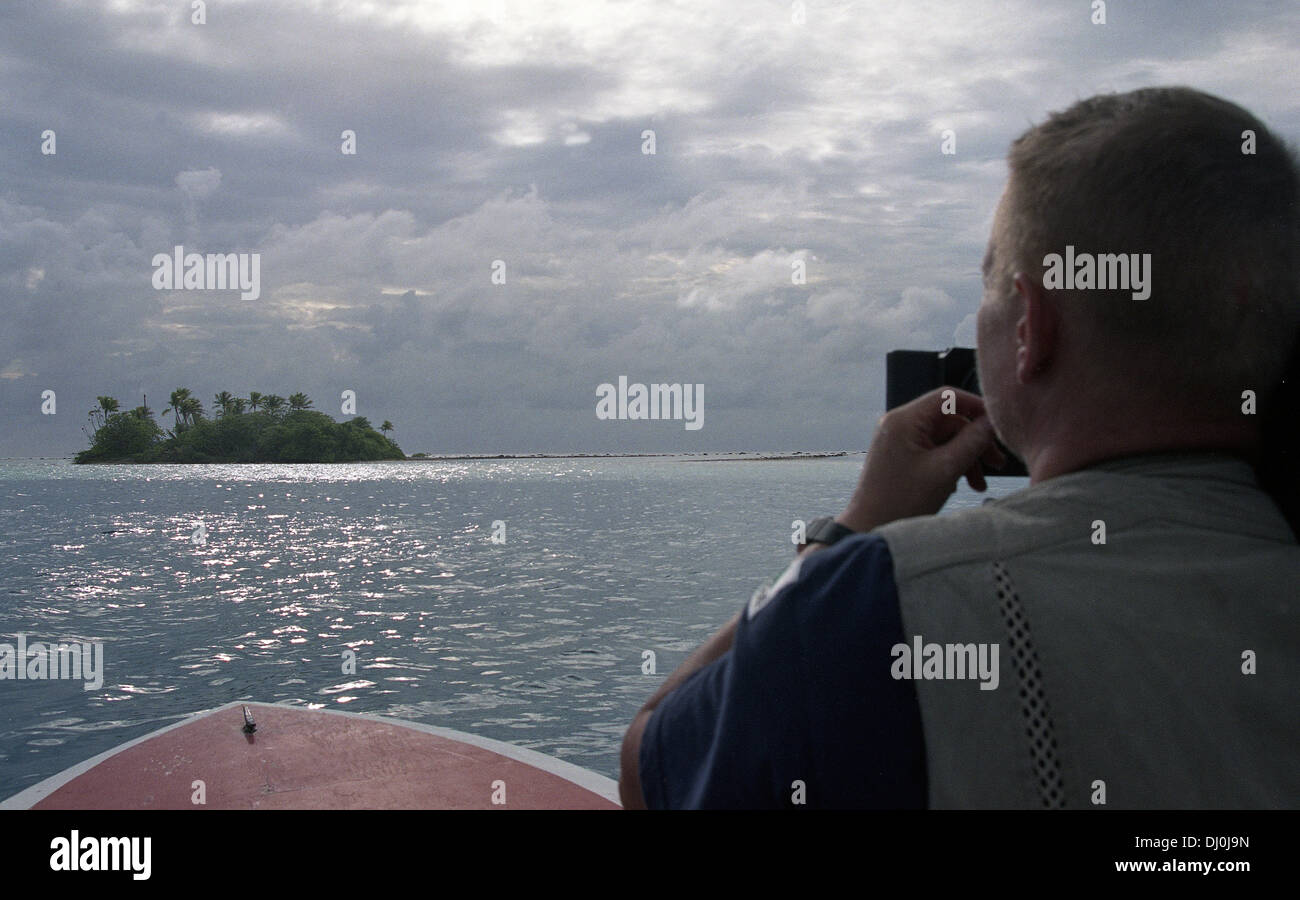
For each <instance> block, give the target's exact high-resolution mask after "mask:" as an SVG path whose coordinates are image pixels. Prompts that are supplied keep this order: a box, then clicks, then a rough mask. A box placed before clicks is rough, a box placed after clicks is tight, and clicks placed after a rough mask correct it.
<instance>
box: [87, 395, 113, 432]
mask: <svg viewBox="0 0 1300 900" xmlns="http://www.w3.org/2000/svg"><path fill="white" fill-rule="evenodd" d="M95 401H96V402H97V403H98V404H99V406H98V407H97V408H95V409H92V410H91V411H90V424H91V425H93V426H95V430H96V431H98V430H99V429H100V428H102V427H104V425H105V424H107V423H108V417H109V416H111V415H112V414H113V413H115V412H117V408H118V407H117V401H116V400H114V399H113V398H112V397H96V398H95Z"/></svg>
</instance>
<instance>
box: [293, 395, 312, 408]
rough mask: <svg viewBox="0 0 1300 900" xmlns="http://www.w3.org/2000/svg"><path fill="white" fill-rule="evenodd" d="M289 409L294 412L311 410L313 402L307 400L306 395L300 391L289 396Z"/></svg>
mask: <svg viewBox="0 0 1300 900" xmlns="http://www.w3.org/2000/svg"><path fill="white" fill-rule="evenodd" d="M289 408H290V409H293V410H298V409H311V401H310V400H308V399H307V395H306V394H304V393H303V392H302V391H299V392H298V393H296V394H290V395H289Z"/></svg>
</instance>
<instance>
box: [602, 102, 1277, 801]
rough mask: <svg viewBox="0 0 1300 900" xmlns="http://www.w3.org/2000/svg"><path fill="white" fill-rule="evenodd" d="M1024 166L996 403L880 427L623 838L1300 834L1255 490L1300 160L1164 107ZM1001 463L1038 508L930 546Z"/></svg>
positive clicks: (666, 691) (709, 683) (1262, 512)
mask: <svg viewBox="0 0 1300 900" xmlns="http://www.w3.org/2000/svg"><path fill="white" fill-rule="evenodd" d="M1008 162H1009V169H1010V177H1009V180H1008V183H1007V187H1006V190H1005V192H1004V194H1003V197H1002V200H1001V202H1000V204H999V206H998V210H997V213H996V216H995V221H994V225H993V231H992V234H991V237H990V241H989V245H988V252H987V254H986V256H985V260H984V296H983V300H982V303H981V305H980V309H979V313H978V324H977V334H978V337H977V340H978V346H977V350H978V366H979V377H980V383H981V386H982V391H983V394H984V396H983V399H981V398H980V397H976V396H974V395H971V394H967V393H964V392H961V391H956V390H954V391H952V392H948V393H944V392H941V391H935V392H933V393H931V394H928V395H926V396H923V397H921V398H919V399H917V400H915V401H913V402H912V403H910V404H907V405H905V406H902V407H899V408H898V409H896V410H893V411H891V412H889V413H888V414H887V415H885V416H884V418H883V419H881V421H880V423H879V426H878V428H877V431H876V434H875V437H874V439H873V441H872V445H871V450H870V452H869V454H868V456H867V461H866V464H865V466H864V468H863V470H862V474H861V477H860V479H859V482H858V485H857V488H856V490H855V492H854V494H853V497H852V499H851V500H850V502H849V505H848V507H847V508H846V509H845V510H844V511H843V512H842V513H841V514H840V515H839V516H838V517H836V519H835V523H836V525H837V526H838V527H835V526H832V525H830V524H829V523H825V524H823V525H822V526H820V527H819V528H817V529H816V533H815V534H814V533H813V529H811V528H810V537H809V543H808V544H807V545H805V548H804V549H803V551H802V552H801V555H800V557H799V558H798V559H796V561H795V563H794V564H793V565H792V566H791V568H790V569H789V570H787V572H786V573H785V575H783V576H782V578H781V579H779V580H778V582H777V584H776V585H774V586H773V587H772V588H771V589H770V590H767V591H765V592H764V591H760V592H759V593H758V594H756V595H755V596H754V598H753V599H752V600H751V601H750V602H749V604H748V605H747V606H746V608H745V609H744V610H742V611H741V612H740V613H739V614H738V615H737V616H736V617H735V618H733V619H732V620H731V621H730V622H728V623H727V625H726V626H724V627H723V628H722V630H721V631H719V632H718V633H717V634H716V635H714V637H713V638H711V639H710V640H709V641H708V642H706V643H705V644H704V646H702V647H701V648H700V649H699V650H697V651H696V652H695V653H694V654H693V655H692V656H691V657H690V658H688V659H687V660H686V662H684V663H683V664H682V665H681V666H680V667H679V668H678V669H677V671H675V672H674V673H673V674H672V675H671V676H670V677H669V678H668V679H667V680H666V681H665V683H664V684H663V686H662V687H661V688H660V690H659V691H657V692H656V693H655V694H654V696H653V697H651V698H650V700H649V701H648V702H647V703H646V704H645V706H644V707H643V708H642V710H641V711H640V713H638V715H637V716H636V719H635V720H634V721H633V723H632V725H631V727H630V728H629V729H628V732H627V735H626V737H625V738H624V744H623V754H622V778H621V780H620V789H621V792H622V797H623V802H624V806H625V807H628V808H635V807H640V806H642V805H649V806H652V807H791V806H793V807H796V808H797V807H800V806H807V807H836V806H841V807H843V806H848V807H894V808H899V807H922V806H935V807H938V806H947V807H953V806H955V807H979V808H992V807H1039V808H1041V807H1048V808H1057V807H1075V808H1114V807H1138V808H1157V807H1159V808H1168V807H1197V808H1219V807H1250V808H1257V807H1275V806H1283V807H1296V806H1300V761H1298V760H1297V753H1298V751H1297V748H1298V747H1300V716H1298V715H1297V713H1296V707H1295V702H1296V696H1297V691H1298V689H1300V661H1298V657H1300V547H1297V545H1296V540H1295V536H1294V534H1293V533H1292V531H1291V529H1290V528H1289V527H1288V524H1287V521H1286V519H1285V518H1284V517H1283V515H1282V514H1281V512H1280V511H1279V508H1278V505H1277V504H1276V503H1275V502H1274V501H1273V499H1271V498H1270V496H1269V495H1268V494H1267V493H1265V492H1264V491H1263V490H1261V489H1260V487H1259V484H1258V482H1257V480H1256V477H1255V474H1254V471H1255V470H1254V468H1253V465H1254V464H1255V463H1257V462H1258V461H1259V459H1260V454H1261V451H1262V450H1263V449H1265V448H1263V447H1262V446H1261V445H1262V439H1261V426H1260V420H1261V418H1262V417H1263V415H1264V414H1266V413H1267V414H1273V411H1272V410H1271V409H1270V406H1269V405H1270V403H1273V402H1274V398H1275V397H1277V396H1278V393H1277V386H1278V384H1279V382H1280V381H1281V380H1282V377H1283V373H1284V371H1285V370H1286V365H1287V361H1288V354H1289V353H1290V352H1291V351H1292V349H1293V348H1294V347H1295V345H1296V336H1297V333H1298V332H1300V259H1298V256H1300V173H1298V170H1297V164H1296V160H1295V157H1294V156H1293V155H1292V154H1291V153H1290V152H1289V151H1288V149H1287V148H1286V146H1285V145H1284V144H1283V143H1282V142H1281V141H1279V140H1278V139H1277V138H1276V137H1275V136H1274V135H1272V134H1271V133H1270V132H1269V131H1268V129H1266V128H1265V127H1264V125H1263V124H1262V123H1260V122H1259V121H1258V120H1257V119H1256V118H1255V117H1254V116H1252V115H1251V114H1250V113H1248V112H1246V111H1245V110H1243V109H1241V108H1240V107H1238V106H1235V105H1233V104H1231V103H1228V102H1226V101H1224V100H1221V99H1218V98H1215V97H1212V96H1209V95H1206V94H1203V93H1200V92H1197V91H1193V90H1190V89H1186V88H1166V89H1150V90H1141V91H1134V92H1132V93H1128V94H1120V95H1108V96H1098V97H1093V98H1091V99H1088V100H1084V101H1082V102H1080V103H1078V104H1076V105H1075V106H1073V107H1071V108H1070V109H1068V110H1065V111H1063V112H1060V113H1057V114H1055V115H1053V116H1051V117H1050V118H1049V119H1048V120H1047V121H1046V122H1045V123H1043V124H1042V125H1039V126H1037V127H1035V128H1033V129H1031V130H1030V131H1028V132H1027V133H1026V134H1024V135H1023V136H1022V137H1021V138H1019V139H1018V140H1017V141H1016V142H1015V143H1014V144H1013V145H1012V148H1011V152H1010V154H1009V158H1008ZM1120 254H1123V255H1124V259H1123V260H1122V262H1123V263H1127V265H1121V259H1120V257H1119V255H1120ZM1065 260H1070V261H1071V264H1072V266H1073V268H1072V269H1071V271H1070V272H1063V271H1062V263H1063V261H1065ZM1084 260H1090V262H1085V261H1084ZM1089 269H1091V271H1088V270H1089ZM1125 270H1126V271H1125ZM1103 275H1104V276H1105V278H1104V279H1103V277H1102V276H1103ZM1071 276H1073V277H1071ZM1143 282H1145V286H1144V284H1143ZM1101 288H1104V290H1103V289H1101ZM995 433H996V435H997V436H998V437H999V438H1001V440H1002V441H1003V443H1004V444H1005V445H1006V446H1007V447H1008V448H1010V449H1011V450H1012V451H1014V452H1015V453H1016V454H1017V455H1018V456H1020V457H1021V458H1022V459H1023V460H1024V461H1025V463H1026V466H1027V468H1028V470H1029V474H1030V485H1029V486H1028V487H1027V488H1025V489H1024V490H1022V491H1019V492H1016V493H1014V494H1012V495H1010V496H1008V497H1005V498H1003V499H1001V500H996V501H992V500H986V501H985V503H984V505H983V506H981V507H979V508H974V509H966V510H959V511H955V512H952V513H949V514H946V515H943V516H938V515H936V514H937V513H938V512H939V510H940V508H941V507H942V506H943V504H944V502H945V501H946V500H947V498H948V497H949V496H950V494H951V493H952V491H953V489H954V488H955V485H956V482H957V480H958V479H959V478H960V477H961V476H962V475H963V474H964V475H965V476H966V477H967V479H968V481H969V482H970V484H971V486H972V487H973V488H975V489H976V490H982V489H983V488H984V482H983V476H982V472H981V464H986V465H993V466H996V465H997V464H999V462H1000V461H1001V460H1000V459H999V457H1000V456H1001V454H1000V453H999V452H998V450H997V449H996V445H995V444H994V443H993V438H994V434H995ZM832 544H833V546H831V545H832Z"/></svg>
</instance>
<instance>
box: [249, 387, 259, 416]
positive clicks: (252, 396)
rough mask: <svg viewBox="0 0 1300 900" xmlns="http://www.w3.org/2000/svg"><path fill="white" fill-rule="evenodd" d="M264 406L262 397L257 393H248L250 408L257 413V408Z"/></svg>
mask: <svg viewBox="0 0 1300 900" xmlns="http://www.w3.org/2000/svg"><path fill="white" fill-rule="evenodd" d="M261 405H262V395H261V394H259V393H258V392H257V391H249V392H248V408H249V409H251V410H252V411H253V412H257V408H258V407H259V406H261Z"/></svg>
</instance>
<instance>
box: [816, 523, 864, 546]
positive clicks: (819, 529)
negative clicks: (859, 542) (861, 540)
mask: <svg viewBox="0 0 1300 900" xmlns="http://www.w3.org/2000/svg"><path fill="white" fill-rule="evenodd" d="M856 533H857V532H855V531H854V530H853V529H852V528H846V527H845V526H843V525H841V524H840V523H839V522H836V521H835V517H834V516H819V517H817V518H816V519H813V520H812V521H811V522H809V523H808V527H807V528H806V529H805V530H804V533H803V542H804V543H805V544H826V545H828V546H829V545H831V544H834V543H835V542H836V541H842V540H844V539H845V538H846V537H848V536H849V535H851V534H856Z"/></svg>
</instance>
